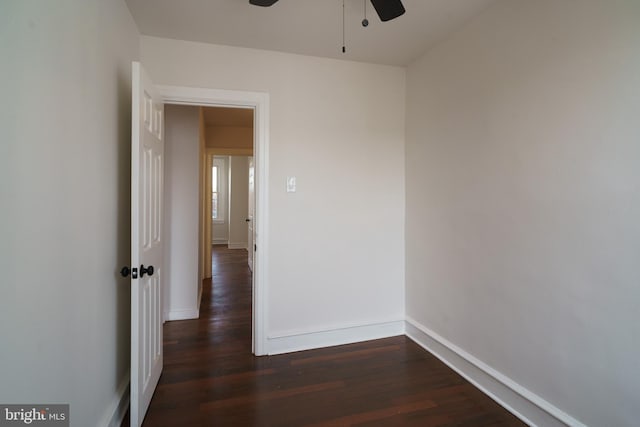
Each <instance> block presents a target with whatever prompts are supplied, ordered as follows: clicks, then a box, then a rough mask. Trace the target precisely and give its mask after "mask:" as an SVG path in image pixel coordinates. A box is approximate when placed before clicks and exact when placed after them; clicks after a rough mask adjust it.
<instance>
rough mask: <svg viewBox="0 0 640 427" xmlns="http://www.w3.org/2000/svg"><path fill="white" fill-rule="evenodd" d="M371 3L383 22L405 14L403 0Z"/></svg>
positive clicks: (263, 2)
mask: <svg viewBox="0 0 640 427" xmlns="http://www.w3.org/2000/svg"><path fill="white" fill-rule="evenodd" d="M277 1H278V0H249V3H251V4H253V5H255V6H263V7H269V6H273V4H274V3H275V2H277ZM371 4H372V5H373V7H374V9H375V10H376V12H377V13H378V16H379V17H380V20H381V21H383V22H386V21H390V20H392V19H395V18H397V17H398V16H400V15H402V14H404V12H405V10H404V6H403V5H402V1H401V0H371Z"/></svg>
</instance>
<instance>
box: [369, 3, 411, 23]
mask: <svg viewBox="0 0 640 427" xmlns="http://www.w3.org/2000/svg"><path fill="white" fill-rule="evenodd" d="M371 4H372V5H373V7H374V8H375V9H376V12H378V16H379V17H380V20H381V21H382V22H386V21H390V20H392V19H395V18H397V17H398V16H400V15H402V14H404V12H405V10H404V6H403V5H402V1H401V0H371Z"/></svg>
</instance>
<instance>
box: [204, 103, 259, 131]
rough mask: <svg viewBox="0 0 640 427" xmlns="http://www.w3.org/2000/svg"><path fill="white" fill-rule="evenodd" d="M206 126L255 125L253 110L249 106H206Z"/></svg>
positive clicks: (247, 126) (245, 126) (249, 126)
mask: <svg viewBox="0 0 640 427" xmlns="http://www.w3.org/2000/svg"><path fill="white" fill-rule="evenodd" d="M203 113H204V123H205V126H207V127H209V126H213V127H222V126H224V127H242V128H251V127H253V110H252V109H249V108H227V107H204V108H203Z"/></svg>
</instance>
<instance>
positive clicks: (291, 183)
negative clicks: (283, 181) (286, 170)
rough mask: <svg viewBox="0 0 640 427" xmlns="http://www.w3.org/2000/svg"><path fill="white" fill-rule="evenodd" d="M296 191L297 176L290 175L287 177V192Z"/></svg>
mask: <svg viewBox="0 0 640 427" xmlns="http://www.w3.org/2000/svg"><path fill="white" fill-rule="evenodd" d="M295 192H296V177H295V176H288V177H287V193H295Z"/></svg>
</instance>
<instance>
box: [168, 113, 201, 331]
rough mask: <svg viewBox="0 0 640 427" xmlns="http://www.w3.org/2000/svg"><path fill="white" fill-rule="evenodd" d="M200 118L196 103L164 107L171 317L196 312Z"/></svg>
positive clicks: (193, 315)
mask: <svg viewBox="0 0 640 427" xmlns="http://www.w3.org/2000/svg"><path fill="white" fill-rule="evenodd" d="M199 120H200V116H199V110H198V107H191V106H181V105H166V106H165V164H164V188H165V218H164V231H165V237H166V240H165V247H164V249H165V260H164V263H165V272H166V273H165V277H166V278H167V280H166V282H165V289H166V290H167V292H165V298H166V299H165V307H166V310H167V313H168V318H169V319H171V320H176V319H185V318H196V317H198V295H197V291H198V289H199V286H198V280H199V279H198V259H199V254H198V249H199V244H198V243H199V238H200V234H199V233H200V230H199V224H200V223H199V209H200V185H199V183H200V182H199V178H200V171H199V169H198V165H199V161H200V139H199V131H200V122H199Z"/></svg>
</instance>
